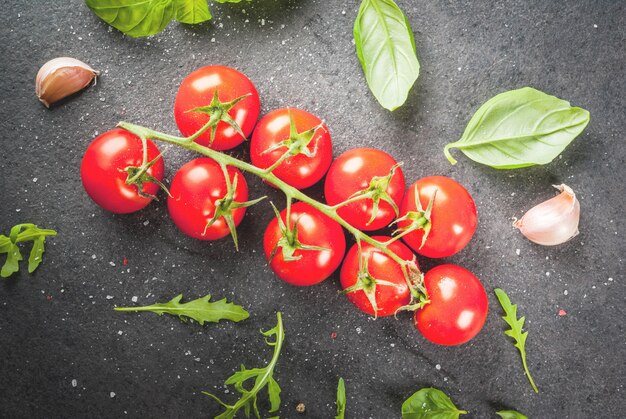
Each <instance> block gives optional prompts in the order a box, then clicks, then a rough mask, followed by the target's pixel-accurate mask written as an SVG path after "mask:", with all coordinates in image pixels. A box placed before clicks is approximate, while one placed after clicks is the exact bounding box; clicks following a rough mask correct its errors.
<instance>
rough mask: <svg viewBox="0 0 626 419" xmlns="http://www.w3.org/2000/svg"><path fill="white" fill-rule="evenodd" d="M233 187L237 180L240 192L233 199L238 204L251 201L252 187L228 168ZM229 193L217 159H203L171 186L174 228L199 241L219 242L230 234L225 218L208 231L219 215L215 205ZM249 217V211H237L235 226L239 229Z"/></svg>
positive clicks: (178, 175) (191, 164) (169, 205)
mask: <svg viewBox="0 0 626 419" xmlns="http://www.w3.org/2000/svg"><path fill="white" fill-rule="evenodd" d="M228 176H229V177H230V180H231V183H232V182H233V181H234V178H235V176H237V188H236V189H235V194H234V196H233V199H234V201H236V202H245V201H247V200H248V185H247V183H246V179H245V178H244V177H243V175H242V174H241V172H240V171H239V170H238V169H237V168H235V167H232V166H228ZM226 193H227V188H226V179H225V177H224V173H223V172H222V168H221V167H220V165H219V164H218V163H217V162H216V161H215V160H213V159H210V158H208V157H201V158H198V159H195V160H192V161H190V162H188V163H186V164H185V165H184V166H183V167H181V168H180V169H179V170H178V172H177V173H176V175H175V176H174V179H173V180H172V184H171V186H170V194H171V196H170V197H168V199H167V208H168V210H169V213H170V217H171V218H172V220H173V221H174V224H176V226H177V227H178V228H179V229H180V230H181V231H182V232H183V233H185V234H187V235H188V236H190V237H193V238H195V239H199V240H217V239H221V238H222V237H225V236H227V235H229V234H230V231H229V230H228V225H227V224H226V221H225V220H224V217H220V218H218V219H217V220H216V221H215V223H213V224H212V225H211V226H210V227H208V228H207V229H206V232H205V227H206V225H207V223H208V222H209V221H210V220H211V219H212V218H213V215H214V214H215V201H217V200H218V199H221V198H223V197H224V196H225V195H226ZM245 213H246V209H245V208H237V209H235V210H233V219H234V222H235V225H239V223H241V220H242V219H243V216H244V214H245Z"/></svg>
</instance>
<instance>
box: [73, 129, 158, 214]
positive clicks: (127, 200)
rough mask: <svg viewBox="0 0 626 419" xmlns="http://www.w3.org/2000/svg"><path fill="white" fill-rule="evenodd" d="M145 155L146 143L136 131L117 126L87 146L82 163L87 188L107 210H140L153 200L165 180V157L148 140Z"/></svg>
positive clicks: (83, 177)
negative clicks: (131, 181) (134, 132)
mask: <svg viewBox="0 0 626 419" xmlns="http://www.w3.org/2000/svg"><path fill="white" fill-rule="evenodd" d="M145 157H146V159H145V161H144V147H143V142H142V140H141V139H140V138H139V137H138V136H137V135H135V134H132V133H130V132H128V131H126V130H124V129H121V128H116V129H113V130H110V131H107V132H105V133H103V134H101V135H99V136H98V137H96V138H95V139H94V140H93V141H92V142H91V144H89V146H88V147H87V150H86V151H85V154H84V156H83V160H82V163H81V166H80V176H81V179H82V182H83V186H84V188H85V191H86V192H87V194H88V195H89V197H90V198H91V199H92V200H93V201H94V202H95V203H96V204H98V205H99V206H100V207H102V208H104V209H105V210H107V211H110V212H113V213H116V214H127V213H131V212H135V211H139V210H140V209H142V208H144V207H145V206H146V205H148V204H149V203H150V202H152V199H153V197H154V196H155V195H156V193H157V192H158V190H159V187H160V186H161V185H160V182H161V181H162V180H163V171H164V164H163V159H162V158H161V157H160V153H159V149H158V148H157V147H156V145H154V143H153V142H152V141H150V140H146V156H145ZM133 175H134V176H133ZM132 177H134V178H135V179H134V183H132V184H130V183H129V179H130V178H132Z"/></svg>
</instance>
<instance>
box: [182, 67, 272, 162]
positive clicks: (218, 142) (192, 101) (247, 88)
mask: <svg viewBox="0 0 626 419" xmlns="http://www.w3.org/2000/svg"><path fill="white" fill-rule="evenodd" d="M260 109H261V102H260V100H259V93H258V92H257V90H256V88H255V87H254V84H252V82H251V81H250V79H249V78H248V77H246V76H245V75H244V74H243V73H240V72H239V71H237V70H235V69H233V68H230V67H225V66H219V65H214V66H206V67H202V68H199V69H198V70H196V71H194V72H192V73H191V74H189V75H188V76H187V77H185V79H184V80H183V82H182V83H181V85H180V88H179V89H178V93H177V94H176V101H175V103H174V117H175V119H176V125H178V129H179V130H180V132H181V133H182V134H183V135H184V136H186V137H189V136H192V135H194V134H196V133H197V132H198V131H200V130H201V129H202V128H203V127H205V126H206V125H210V128H209V129H207V130H206V131H204V132H203V133H202V134H200V135H199V136H198V137H197V138H195V139H194V141H195V142H197V143H198V144H200V145H203V146H206V147H209V148H212V149H214V150H229V149H231V148H233V147H236V146H238V145H239V144H241V143H242V142H243V141H244V140H245V139H246V138H247V137H248V136H249V135H250V134H251V133H252V129H253V128H254V125H255V124H256V121H257V119H258V117H259V112H260Z"/></svg>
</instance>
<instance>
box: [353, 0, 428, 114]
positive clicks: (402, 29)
mask: <svg viewBox="0 0 626 419" xmlns="http://www.w3.org/2000/svg"><path fill="white" fill-rule="evenodd" d="M354 41H355V42H356V53H357V56H358V57H359V61H360V62H361V67H363V72H364V73H365V78H366V80H367V84H368V85H369V88H370V90H371V91H372V93H373V94H374V96H375V97H376V99H377V100H378V102H379V103H380V104H381V105H382V106H383V107H384V108H386V109H389V110H390V111H393V110H394V109H396V108H398V107H399V106H402V104H403V103H404V102H405V101H406V98H407V96H408V94H409V90H411V87H412V86H413V84H414V83H415V80H417V76H418V75H419V70H420V65H419V62H418V61H417V57H416V55H415V39H414V38H413V31H412V30H411V25H410V23H409V21H408V20H407V18H406V16H405V15H404V13H403V12H402V10H400V8H399V7H398V6H397V5H396V4H395V3H394V2H393V0H363V2H362V3H361V7H360V9H359V13H358V15H357V17H356V20H355V22H354Z"/></svg>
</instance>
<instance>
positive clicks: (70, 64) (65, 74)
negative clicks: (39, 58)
mask: <svg viewBox="0 0 626 419" xmlns="http://www.w3.org/2000/svg"><path fill="white" fill-rule="evenodd" d="M98 74H100V73H99V72H98V71H96V70H94V69H93V68H91V67H89V66H88V65H87V64H85V63H84V62H82V61H80V60H77V59H75V58H70V57H59V58H55V59H53V60H50V61H48V62H47V63H45V64H44V65H43V66H42V67H41V68H40V69H39V72H38V73H37V78H36V79H35V94H36V95H37V97H38V98H39V100H40V101H41V102H42V103H43V104H44V105H45V106H46V107H47V108H49V107H50V105H52V104H53V103H55V102H57V101H59V100H61V99H63V98H66V97H68V96H70V95H73V94H74V93H76V92H78V91H80V90H82V89H84V88H85V87H87V86H88V85H89V84H90V83H91V82H92V80H95V78H96V76H98Z"/></svg>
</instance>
